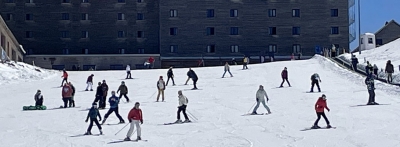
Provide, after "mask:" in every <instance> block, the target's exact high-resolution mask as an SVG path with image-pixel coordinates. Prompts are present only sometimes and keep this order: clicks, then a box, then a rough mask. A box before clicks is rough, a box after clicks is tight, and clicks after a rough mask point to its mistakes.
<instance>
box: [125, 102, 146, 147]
mask: <svg viewBox="0 0 400 147" xmlns="http://www.w3.org/2000/svg"><path fill="white" fill-rule="evenodd" d="M139 106H140V104H139V102H136V103H135V107H133V108H132V109H131V111H129V114H128V120H129V123H131V125H130V128H129V131H128V134H126V138H125V139H124V141H130V140H131V136H132V133H133V130H134V129H135V125H136V130H137V133H136V134H137V139H136V140H142V138H141V137H140V135H141V131H142V129H141V128H140V124H143V114H142V110H141V109H140V108H139ZM139 123H140V124H139Z"/></svg>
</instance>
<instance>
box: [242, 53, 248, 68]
mask: <svg viewBox="0 0 400 147" xmlns="http://www.w3.org/2000/svg"><path fill="white" fill-rule="evenodd" d="M248 63H249V58H248V57H246V56H244V58H243V70H245V69H249V68H247V64H248Z"/></svg>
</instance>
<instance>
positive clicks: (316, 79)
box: [310, 73, 321, 92]
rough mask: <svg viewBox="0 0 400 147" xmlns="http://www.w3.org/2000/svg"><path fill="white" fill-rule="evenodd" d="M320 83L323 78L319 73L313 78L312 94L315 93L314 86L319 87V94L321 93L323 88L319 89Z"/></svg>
mask: <svg viewBox="0 0 400 147" xmlns="http://www.w3.org/2000/svg"><path fill="white" fill-rule="evenodd" d="M319 82H321V78H320V77H319V75H318V74H317V73H314V74H313V75H312V76H311V90H310V92H314V85H317V87H318V92H321V88H320V87H319Z"/></svg>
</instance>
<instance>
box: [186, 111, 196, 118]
mask: <svg viewBox="0 0 400 147" xmlns="http://www.w3.org/2000/svg"><path fill="white" fill-rule="evenodd" d="M186 112H188V114H189V115H191V116H192V117H193V118H194V119H195V120H199V119H197V118H196V117H195V116H194V115H193V114H192V113H190V112H189V111H188V110H186Z"/></svg>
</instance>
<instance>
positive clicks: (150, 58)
mask: <svg viewBox="0 0 400 147" xmlns="http://www.w3.org/2000/svg"><path fill="white" fill-rule="evenodd" d="M154 61H155V60H154V57H149V63H150V65H149V69H152V68H154Z"/></svg>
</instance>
